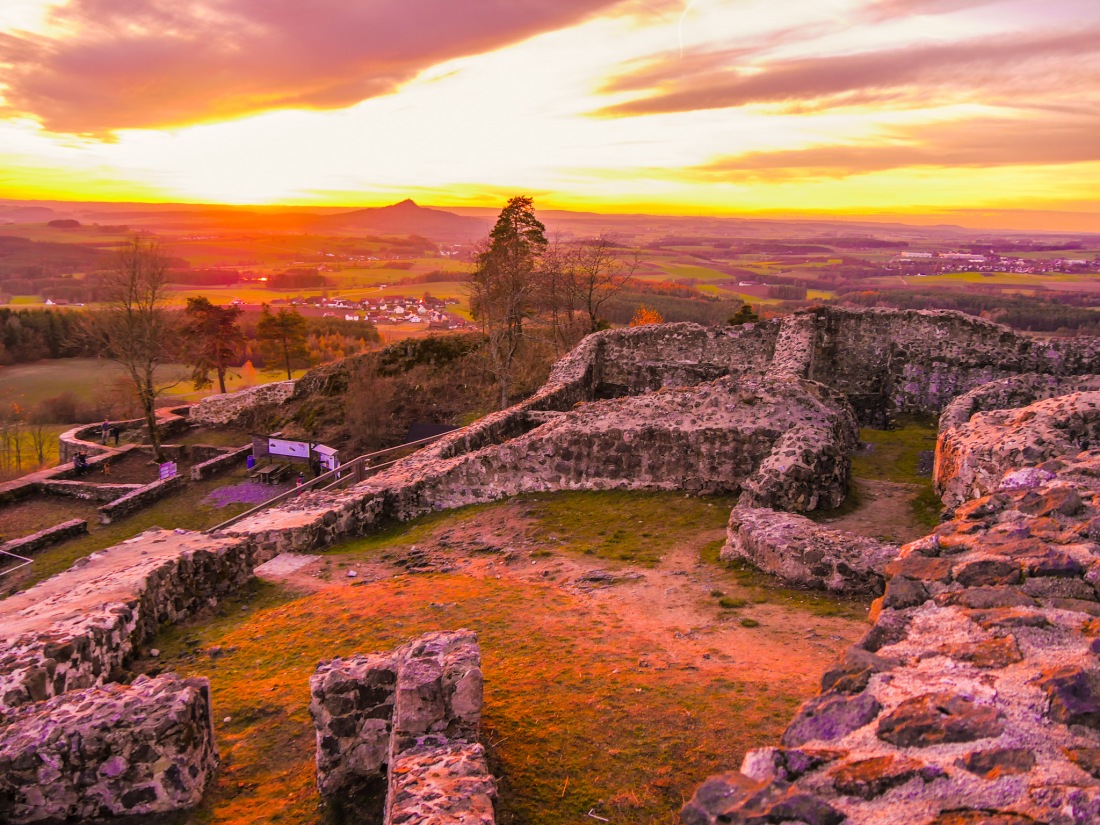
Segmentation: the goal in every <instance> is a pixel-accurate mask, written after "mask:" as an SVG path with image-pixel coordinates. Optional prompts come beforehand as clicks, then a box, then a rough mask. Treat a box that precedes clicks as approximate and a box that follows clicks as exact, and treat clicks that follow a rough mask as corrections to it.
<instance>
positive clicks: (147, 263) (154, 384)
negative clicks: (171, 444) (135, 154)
mask: <svg viewBox="0 0 1100 825" xmlns="http://www.w3.org/2000/svg"><path fill="white" fill-rule="evenodd" d="M101 284H102V294H103V301H102V304H103V305H102V308H101V309H100V310H98V311H97V312H94V313H89V314H88V316H87V319H86V323H85V326H84V332H85V337H86V339H87V340H88V342H89V343H90V344H91V345H92V346H93V347H94V348H95V351H96V352H98V353H99V354H100V355H102V356H103V357H104V358H109V359H111V360H112V361H115V362H117V363H118V364H120V365H121V366H122V367H123V369H125V370H126V374H127V376H128V377H129V378H130V380H131V381H132V382H133V385H134V392H135V394H136V396H137V399H138V403H139V404H140V406H141V409H142V412H143V414H144V416H145V423H146V426H147V427H148V428H149V441H150V443H151V444H152V446H153V455H154V457H155V458H156V460H157V461H161V460H162V459H163V455H162V453H161V449H160V436H159V434H158V433H157V426H156V402H157V395H158V394H159V393H161V392H163V391H164V390H166V389H168V388H169V387H172V386H174V385H175V384H177V383H179V382H178V381H170V382H164V381H161V380H158V377H157V368H158V367H161V366H162V365H164V364H167V363H169V362H171V361H172V359H173V357H174V356H175V355H177V350H178V343H179V341H178V336H177V335H176V334H175V332H176V326H177V323H176V320H177V319H176V318H175V317H174V314H173V313H172V312H171V311H170V310H169V309H168V260H167V258H165V257H164V255H162V254H161V251H160V246H159V244H158V243H157V242H156V241H151V240H142V239H141V238H133V239H131V240H130V241H129V242H128V243H127V244H126V245H125V246H124V247H123V248H122V249H121V250H119V253H118V255H117V257H116V259H115V263H114V266H113V267H112V268H111V269H110V270H108V271H107V272H106V273H104V275H103V277H102V281H101Z"/></svg>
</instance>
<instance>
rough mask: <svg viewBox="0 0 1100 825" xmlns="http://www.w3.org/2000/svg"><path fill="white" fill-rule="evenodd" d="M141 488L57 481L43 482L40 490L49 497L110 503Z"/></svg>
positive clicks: (66, 480)
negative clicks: (65, 497)
mask: <svg viewBox="0 0 1100 825" xmlns="http://www.w3.org/2000/svg"><path fill="white" fill-rule="evenodd" d="M142 486H143V485H141V484H97V483H95V482H91V481H70V480H68V479H58V480H56V481H52V480H51V481H45V482H43V483H42V487H41V490H42V492H44V493H49V494H51V495H55V496H67V497H69V498H79V499H81V500H82V501H105V502H111V501H117V500H118V499H120V498H122V497H123V496H126V495H129V494H130V493H132V492H134V491H135V490H139V489H141V487H142Z"/></svg>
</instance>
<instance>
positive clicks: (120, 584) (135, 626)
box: [0, 530, 257, 710]
mask: <svg viewBox="0 0 1100 825" xmlns="http://www.w3.org/2000/svg"><path fill="white" fill-rule="evenodd" d="M256 561H257V560H256V559H255V558H253V556H252V555H251V553H250V550H249V547H248V546H247V545H246V544H245V543H243V542H235V541H231V540H227V539H214V538H211V537H209V536H205V535H202V534H198V533H186V532H185V533H176V532H173V531H165V530H150V531H147V532H145V533H142V534H141V535H140V536H138V537H136V538H134V539H131V540H129V541H128V542H126V543H123V544H118V545H115V546H113V547H110V548H108V549H106V550H102V551H100V552H98V553H94V554H92V555H91V556H88V557H87V558H86V559H82V560H80V561H78V562H77V563H75V564H74V565H73V566H72V567H71V568H69V569H68V570H66V571H65V572H63V573H59V574H57V575H56V576H53V577H51V578H49V579H47V580H46V581H43V582H40V583H38V584H36V585H35V586H34V587H32V588H30V589H29V590H26V591H23V592H21V593H17V594H15V595H13V596H9V597H8V598H6V599H4V600H2V601H0V710H3V709H4V708H12V707H16V706H19V705H24V704H27V703H28V702H40V701H43V700H45V699H48V698H50V697H52V696H57V695H60V694H62V693H65V692H66V691H70V690H77V689H81V688H86V687H90V686H92V685H98V684H103V683H104V682H107V681H110V680H111V678H112V674H117V673H118V671H119V669H120V668H121V667H123V666H124V664H125V663H126V662H128V661H129V660H130V658H131V657H132V656H133V655H134V653H135V650H136V649H138V648H140V647H141V646H142V645H144V644H145V643H147V642H148V641H149V640H151V639H152V638H153V637H154V636H155V635H156V633H157V631H158V629H159V628H160V626H161V625H162V624H163V623H165V622H176V621H180V620H181V619H184V618H187V617H188V616H191V615H192V614H194V613H195V612H196V611H198V610H201V609H202V608H204V607H207V606H208V605H211V604H214V603H216V602H217V600H218V599H219V598H221V597H222V596H224V595H226V594H229V593H233V592H236V591H237V590H238V588H240V587H241V586H243V585H244V584H245V582H247V581H248V580H249V579H250V578H251V577H252V566H253V564H254V563H255V562H256Z"/></svg>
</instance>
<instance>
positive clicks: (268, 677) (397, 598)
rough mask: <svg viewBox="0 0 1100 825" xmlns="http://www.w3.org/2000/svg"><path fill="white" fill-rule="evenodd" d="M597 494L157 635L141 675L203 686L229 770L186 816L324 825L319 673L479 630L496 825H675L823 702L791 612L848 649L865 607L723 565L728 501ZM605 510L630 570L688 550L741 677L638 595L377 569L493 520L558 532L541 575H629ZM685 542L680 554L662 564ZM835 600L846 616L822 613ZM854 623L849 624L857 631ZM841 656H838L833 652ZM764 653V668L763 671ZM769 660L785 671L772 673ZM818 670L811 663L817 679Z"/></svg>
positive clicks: (510, 576)
mask: <svg viewBox="0 0 1100 825" xmlns="http://www.w3.org/2000/svg"><path fill="white" fill-rule="evenodd" d="M586 499H588V497H585V496H574V495H573V494H564V495H554V496H551V495H539V496H533V497H523V498H520V499H518V500H513V501H510V502H505V503H498V504H492V505H480V506H476V507H470V508H465V509H463V510H460V511H457V512H451V513H441V514H436V515H433V516H430V517H428V518H426V519H422V520H420V521H418V522H416V523H413V524H411V525H406V526H398V527H394V528H392V529H390V530H388V531H386V532H385V533H381V534H378V535H376V536H373V537H369V538H366V539H360V540H356V541H354V542H348V543H346V544H344V545H343V546H341V547H339V548H337V549H336V550H335V552H331V553H330V554H326V555H327V556H328V559H327V561H326V562H325V563H324V565H323V569H322V570H321V571H320V573H319V574H318V578H320V579H321V580H322V581H324V580H326V579H329V578H335V579H337V580H338V581H339V582H347V581H348V580H347V579H345V578H344V577H343V575H342V573H343V570H344V568H346V567H350V566H353V565H354V566H357V567H359V568H360V570H361V571H363V570H374V571H375V574H376V575H377V574H378V571H380V570H381V571H386V572H383V573H382V574H381V575H382V578H380V579H377V580H374V581H368V580H367V579H369V578H370V576H368V575H363V573H362V572H361V576H362V578H361V579H359V580H357V581H356V582H355V583H354V584H340V585H338V586H332V587H327V588H324V589H322V590H320V591H318V592H311V593H307V594H302V593H295V592H292V591H290V590H288V589H285V588H283V587H280V586H276V585H272V584H257V585H256V587H255V588H253V589H252V590H251V591H250V592H249V593H247V594H245V595H244V596H242V598H241V599H239V600H236V601H233V602H227V603H225V604H223V605H222V606H221V607H220V608H219V609H218V612H217V615H216V616H214V617H210V618H208V619H206V620H204V621H200V622H196V623H194V624H192V625H191V626H186V627H177V628H171V629H169V630H167V631H166V632H165V633H163V634H162V636H161V638H160V639H158V641H157V643H156V644H157V647H159V648H160V650H161V651H162V654H161V656H160V658H159V659H157V660H154V661H151V662H148V664H154V665H155V666H156V667H157V668H163V669H167V670H174V671H177V672H180V673H183V674H186V675H204V676H208V677H209V678H210V680H211V687H212V696H213V702H214V716H215V720H216V721H215V728H216V731H217V736H218V743H219V748H220V749H221V754H222V757H223V768H222V770H221V771H220V773H219V774H218V776H217V778H216V779H215V780H214V782H213V784H212V785H211V786H210V788H209V789H208V792H207V796H206V799H205V800H204V802H203V804H202V806H201V807H200V808H199V809H198V810H197V811H195V812H193V813H191V814H189V815H188V816H186V817H185V818H183V819H181V820H180V821H181V822H186V823H196V824H197V823H233V825H248V824H249V823H267V822H281V823H296V824H298V825H307V824H308V825H319V824H320V823H324V822H327V821H328V820H327V819H326V812H325V810H324V809H323V808H322V807H319V801H320V800H319V797H318V795H317V791H316V788H315V785H314V776H313V753H314V734H313V728H312V723H311V721H310V718H309V713H308V704H309V687H308V683H309V677H310V675H311V674H312V673H313V671H314V669H315V667H316V664H317V662H318V661H320V660H322V659H327V658H331V657H333V656H343V655H349V654H352V653H355V652H370V651H384V650H390V649H393V648H394V647H396V646H398V645H400V644H401V643H403V642H405V641H407V640H408V639H410V638H412V637H414V636H416V635H418V634H420V633H424V632H427V631H430V630H439V629H457V628H470V629H472V630H475V631H476V632H477V633H478V635H479V638H480V641H481V647H482V657H483V669H484V672H485V677H486V685H485V710H484V717H483V736H482V739H483V741H484V742H485V744H486V745H487V746H488V747H489V749H490V752H491V758H492V768H493V771H494V773H495V774H496V775H497V776H498V777H500V791H501V798H500V805H499V810H498V819H499V821H500V822H501V823H502V824H503V825H513V823H525V824H526V823H531V825H536V824H537V825H543V824H544V823H545V825H550V823H564V822H578V821H581V820H584V821H587V814H588V812H589V811H593V812H594V813H595V814H596V815H598V816H602V817H605V818H607V819H608V820H610V821H611V822H613V823H673V822H678V820H679V817H678V812H679V809H680V807H681V806H682V804H683V802H684V801H685V800H686V799H687V798H688V797H689V796H690V795H691V793H692V792H693V790H694V788H695V787H696V786H697V785H698V783H699V782H700V781H701V780H702V779H704V778H705V777H706V776H708V775H710V774H712V773H715V772H717V771H721V770H728V769H730V768H732V767H735V766H736V765H738V764H739V763H740V760H741V757H742V755H743V753H744V751H746V750H747V749H749V748H751V747H758V746H761V745H765V744H770V743H774V742H775V741H776V739H777V738H778V736H779V734H780V733H781V732H782V730H783V728H784V727H785V725H786V724H787V721H788V720H789V719H790V716H791V714H792V713H793V710H794V708H795V707H796V706H797V705H798V703H799V702H800V701H801V700H802V699H804V698H805V697H806V696H807V695H808V694H809V693H811V692H812V684H813V678H814V677H813V676H811V675H810V674H803V673H800V672H799V671H798V667H797V666H795V667H792V666H791V662H792V661H793V660H794V659H795V658H796V657H798V656H802V655H809V654H808V652H807V651H809V649H810V648H809V647H806V646H803V647H799V646H798V645H795V646H794V647H792V641H791V640H792V638H793V637H792V635H791V634H792V631H791V629H790V625H791V624H793V623H794V622H793V621H792V617H793V618H796V619H797V621H799V622H801V623H802V624H801V626H804V627H807V628H811V627H820V628H825V627H830V628H833V630H834V631H835V629H836V628H838V627H842V626H843V627H845V628H848V629H847V630H846V631H844V632H846V633H848V634H849V635H851V636H855V635H857V634H858V632H861V631H860V630H859V625H858V624H856V621H858V618H859V617H858V616H857V614H860V613H862V611H863V609H864V606H861V605H856V604H855V603H851V604H849V603H837V602H835V600H830V599H828V598H827V597H816V596H811V595H810V594H805V593H800V592H797V591H776V590H772V589H770V587H769V583H768V582H767V581H766V580H764V579H760V580H753V581H751V582H747V583H745V584H742V583H741V582H740V581H739V579H740V578H741V577H742V575H743V574H742V573H740V572H739V571H732V570H727V569H725V567H724V566H723V565H721V564H719V563H718V562H717V559H716V553H717V545H720V542H716V541H715V540H714V535H715V528H716V526H717V525H719V524H720V523H721V522H722V521H724V518H725V515H726V513H727V512H728V510H726V509H724V508H725V507H726V505H728V502H722V503H721V506H718V504H719V503H718V502H717V501H716V500H711V501H708V500H705V499H704V500H700V499H685V498H684V497H683V496H682V495H676V494H661V495H638V494H634V495H630V494H620V493H615V494H606V495H604V494H601V495H598V496H594V497H591V498H590V499H588V500H586ZM711 505H714V506H711ZM591 508H595V509H594V510H592V509H591ZM574 510H575V512H572V511H574ZM593 512H598V513H602V514H603V515H604V518H603V521H602V524H604V525H620V527H619V528H618V529H625V530H626V531H627V532H629V533H630V534H632V535H637V536H641V535H642V534H643V533H645V534H647V537H646V538H644V539H641V541H640V543H639V546H641V545H642V544H644V545H646V548H647V549H646V552H645V553H643V554H640V555H638V556H637V557H636V558H635V559H633V560H632V562H631V563H633V564H634V565H635V566H637V567H654V566H656V568H659V569H661V570H663V569H665V565H667V564H668V563H669V562H668V561H667V560H666V559H665V558H664V557H665V556H666V555H667V556H668V558H669V559H672V558H673V557H675V559H677V560H678V561H677V562H676V563H677V564H679V563H682V561H683V559H684V555H685V553H687V554H688V557H689V558H695V559H697V560H698V562H699V567H698V570H699V575H700V576H702V577H703V578H704V579H705V580H709V579H710V577H714V579H715V580H716V581H717V582H719V583H721V584H722V586H723V589H722V590H714V591H711V589H710V588H711V586H710V585H706V586H705V587H704V586H703V585H700V589H699V597H698V601H699V602H700V604H701V605H702V606H703V614H705V615H706V616H710V618H709V619H701V621H706V622H709V623H710V627H709V629H707V630H705V631H702V632H703V636H702V637H701V638H705V639H712V640H713V642H714V644H726V643H725V642H724V641H720V639H725V638H726V634H731V633H742V634H763V635H760V636H754V637H753V638H752V639H749V638H747V637H746V638H745V640H744V642H743V643H741V644H738V643H736V642H730V644H734V645H735V648H736V651H737V654H738V655H737V657H736V658H737V662H738V664H734V663H733V658H732V657H730V656H728V655H726V654H725V653H722V652H720V651H719V650H718V649H717V648H709V649H710V651H711V652H710V653H705V651H706V650H708V645H709V644H710V643H709V642H702V643H700V642H691V643H687V642H680V641H676V640H675V639H676V638H678V636H679V634H678V633H677V634H673V633H672V630H673V629H674V628H667V629H666V630H665V631H663V632H662V633H657V634H656V635H655V633H654V629H653V627H652V626H650V627H648V628H647V627H644V626H642V624H644V623H641V624H639V623H636V622H635V621H633V620H632V619H631V616H632V615H634V614H632V613H631V612H630V611H624V610H623V607H622V604H623V603H622V602H621V599H623V598H627V599H629V598H630V596H629V595H626V593H629V592H630V591H626V592H625V593H624V591H620V590H619V589H618V588H615V589H613V590H612V591H608V592H609V593H619V594H620V595H619V596H616V597H615V598H610V599H609V598H607V597H605V596H597V595H595V594H591V593H587V592H584V591H581V590H578V589H576V588H571V587H567V586H563V584H564V583H563V582H556V581H553V580H551V579H542V578H540V577H539V576H537V575H532V574H528V575H527V576H526V577H524V575H522V574H521V571H520V570H517V569H511V570H510V572H505V570H504V568H503V567H499V566H498V567H495V568H494V567H493V565H494V564H497V565H499V564H500V562H499V561H495V560H493V559H495V558H496V557H489V560H490V561H492V563H491V564H489V566H488V567H484V566H482V565H484V564H486V563H488V562H487V561H486V559H485V558H484V557H483V558H482V559H481V560H480V561H478V562H476V563H474V564H473V566H470V567H460V569H459V570H456V571H454V572H448V573H432V574H425V575H407V574H404V573H398V574H397V575H393V571H394V570H395V568H393V567H385V566H380V565H381V563H382V562H381V560H382V559H384V558H386V557H392V556H394V555H400V553H399V552H398V550H399V548H402V547H408V546H411V545H413V544H418V545H423V546H433V543H434V542H435V540H436V538H438V537H439V536H441V535H443V534H448V535H452V536H453V535H455V534H456V532H457V533H462V532H463V531H466V534H470V535H472V534H474V533H476V532H477V531H478V530H483V529H484V528H485V526H486V525H496V524H499V525H505V526H506V527H507V530H506V531H505V532H507V531H508V530H512V529H513V528H516V527H517V526H518V527H522V525H524V524H526V525H534V526H535V528H536V529H535V531H534V532H536V533H546V532H548V531H547V530H546V527H547V526H549V525H552V526H553V531H554V540H553V542H550V545H551V546H553V548H554V549H553V551H552V552H553V555H554V556H555V557H558V559H559V560H560V562H557V561H555V560H553V559H550V560H545V564H546V565H547V566H548V567H553V565H555V564H558V563H565V564H567V565H568V564H572V563H574V562H581V563H584V564H592V563H594V562H588V561H585V559H586V557H587V556H588V555H590V554H587V553H586V548H587V549H591V548H592V547H596V548H597V554H598V555H600V556H604V554H605V552H606V555H607V556H608V557H610V559H611V560H612V561H611V563H612V565H614V566H620V565H626V564H628V562H625V561H623V560H620V559H617V558H616V556H617V554H618V553H619V551H620V548H621V546H622V543H621V542H617V543H615V544H614V545H613V546H610V547H605V545H604V544H601V542H603V541H604V540H606V539H609V538H611V537H612V534H613V533H614V529H612V531H611V533H610V534H606V535H603V536H600V535H599V533H600V530H601V529H603V528H602V527H601V526H600V523H595V522H594V519H593V518H592V514H593ZM693 519H694V520H695V522H694V524H692V520H693ZM639 520H642V521H643V522H644V523H643V524H641V525H639V524H638V523H637V522H638V521H639ZM627 525H629V527H628V528H627V527H626V526H627ZM605 532H606V531H605ZM677 533H679V534H680V543H679V544H677V546H676V548H675V549H672V550H670V549H669V545H670V544H671V543H673V542H672V537H673V536H674V535H675V534H677ZM513 536H514V540H515V541H516V542H517V543H518V544H519V545H520V546H523V547H526V548H527V549H528V551H529V552H530V558H531V559H532V561H531V562H530V563H528V562H527V561H522V562H520V563H519V567H522V568H524V569H526V570H536V569H537V568H536V567H532V566H531V565H534V564H535V560H536V559H539V558H540V553H541V550H538V548H539V547H540V546H545V545H539V544H538V542H537V541H535V540H534V539H533V538H532V536H531V534H526V535H525V534H524V533H523V531H522V530H519V532H515V533H513ZM543 538H544V539H547V540H548V541H549V539H548V536H545V535H544V536H543ZM631 540H632V541H633V539H631ZM689 551H690V552H689ZM571 560H572V561H571ZM539 563H540V564H541V563H544V561H543V560H540V562H539ZM600 563H601V564H602V563H603V560H602V559H601V562H600ZM494 570H496V571H499V572H500V575H494V573H493V571H494ZM478 571H480V572H478ZM650 575H658V571H657V570H656V569H655V570H653V572H651V573H650ZM662 575H669V574H668V573H667V572H666V573H663V574H662ZM676 581H677V582H681V583H682V582H686V581H688V580H687V579H676ZM727 591H728V592H731V593H732V594H733V595H734V596H735V597H740V600H739V601H737V602H736V604H737V606H738V607H741V606H746V607H748V609H749V610H750V611H752V612H754V613H755V614H756V615H757V616H760V617H761V618H764V621H763V622H758V620H757V619H756V618H753V617H751V616H746V615H744V614H743V613H740V612H737V611H736V610H730V609H726V608H722V607H719V604H718V602H717V598H718V597H721V596H723V595H724V594H725V592H727ZM708 592H710V593H711V595H710V596H708V595H707V593H708ZM715 593H718V594H719V596H718V597H715V596H714V594H715ZM616 599H620V601H616ZM803 599H805V602H803ZM765 602H770V604H764V603H765ZM826 605H832V610H831V611H830V612H831V614H832V615H838V614H839V615H843V617H844V618H843V619H837V618H832V619H821V618H816V617H818V616H820V612H825V610H824V608H825V606H826ZM642 609H643V611H644V608H642ZM819 611H820V612H819ZM780 617H784V618H782V619H781V618H780ZM849 619H853V620H856V621H853V622H852V623H851V624H845V622H846V621H848V620H849ZM683 621H685V622H689V621H695V620H694V619H687V618H684V619H683ZM758 624H759V625H760V626H759V627H758V626H757V625H758ZM689 626H690V625H685V626H684V627H685V630H686V629H687V627H689ZM799 632H800V631H795V632H794V633H795V635H797V633H799ZM826 632H832V631H826ZM694 633H695V631H694V630H693V631H692V633H691V634H689V636H690V637H691V638H694ZM709 634H721V635H709ZM820 638H826V637H820ZM839 638H840V637H839V636H833V639H839ZM773 640H774V641H773ZM830 645H831V646H832V647H831V649H832V650H836V649H839V647H840V642H831V643H830ZM818 646H819V647H820V643H818ZM212 648H220V655H218V656H216V657H212V656H210V655H209V652H208V651H210V650H211V649H212ZM750 649H752V650H756V651H757V653H753V652H751V650H750ZM779 651H781V652H779ZM799 651H802V652H799ZM754 655H764V656H765V659H764V660H761V661H760V662H759V663H754V660H753V659H752V658H751V657H752V656H754ZM815 655H816V656H818V657H820V656H822V655H825V656H828V655H830V654H829V653H828V652H826V653H824V654H823V653H821V652H820V651H818V652H817V653H816V654H815ZM744 656H748V657H750V658H749V660H748V661H745V660H744ZM777 656H778V657H779V659H781V660H782V665H781V669H782V674H781V675H780V674H776V673H775V671H774V670H772V669H773V668H775V667H776V666H777V665H776V664H775V659H776V657H777ZM700 657H701V658H700ZM804 661H805V660H804ZM820 667H821V663H820V662H819V661H817V660H815V664H813V665H812V668H811V669H812V672H813V673H814V674H816V672H817V670H818V668H820ZM803 669H805V666H803ZM225 718H228V719H229V720H230V721H228V722H223V721H222V720H223V719H225Z"/></svg>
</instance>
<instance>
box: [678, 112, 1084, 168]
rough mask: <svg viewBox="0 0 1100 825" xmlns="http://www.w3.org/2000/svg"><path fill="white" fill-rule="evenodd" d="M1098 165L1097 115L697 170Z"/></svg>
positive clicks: (948, 127)
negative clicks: (1094, 116) (1095, 163)
mask: <svg viewBox="0 0 1100 825" xmlns="http://www.w3.org/2000/svg"><path fill="white" fill-rule="evenodd" d="M1090 162H1100V141H1098V140H1097V139H1096V123H1095V120H1094V119H1093V118H1092V117H1081V116H1068V117H1062V118H1060V119H1055V118H1053V117H1047V118H1043V119H1039V120H1032V119H1029V120H1023V119H1017V120H1013V119H1008V118H982V119H974V120H963V121H955V122H951V123H937V124H925V125H922V126H916V127H909V128H904V129H894V130H892V131H888V132H887V133H886V134H883V135H879V136H876V138H875V140H874V142H873V143H867V144H855V145H852V144H844V145H826V146H814V147H809V148H806V149H790V150H782V151H774V152H749V153H746V154H744V155H741V156H737V157H728V158H722V159H720V160H717V161H714V162H713V163H709V164H706V165H705V166H701V167H697V168H696V169H695V170H693V172H694V173H695V174H698V175H701V176H702V177H704V178H710V179H720V180H756V181H780V180H788V179H792V178H800V179H806V178H846V177H851V176H853V175H863V174H868V173H871V172H883V171H887V170H891V169H904V168H911V167H919V166H924V167H991V166H1048V165H1061V164H1069V163H1090Z"/></svg>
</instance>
